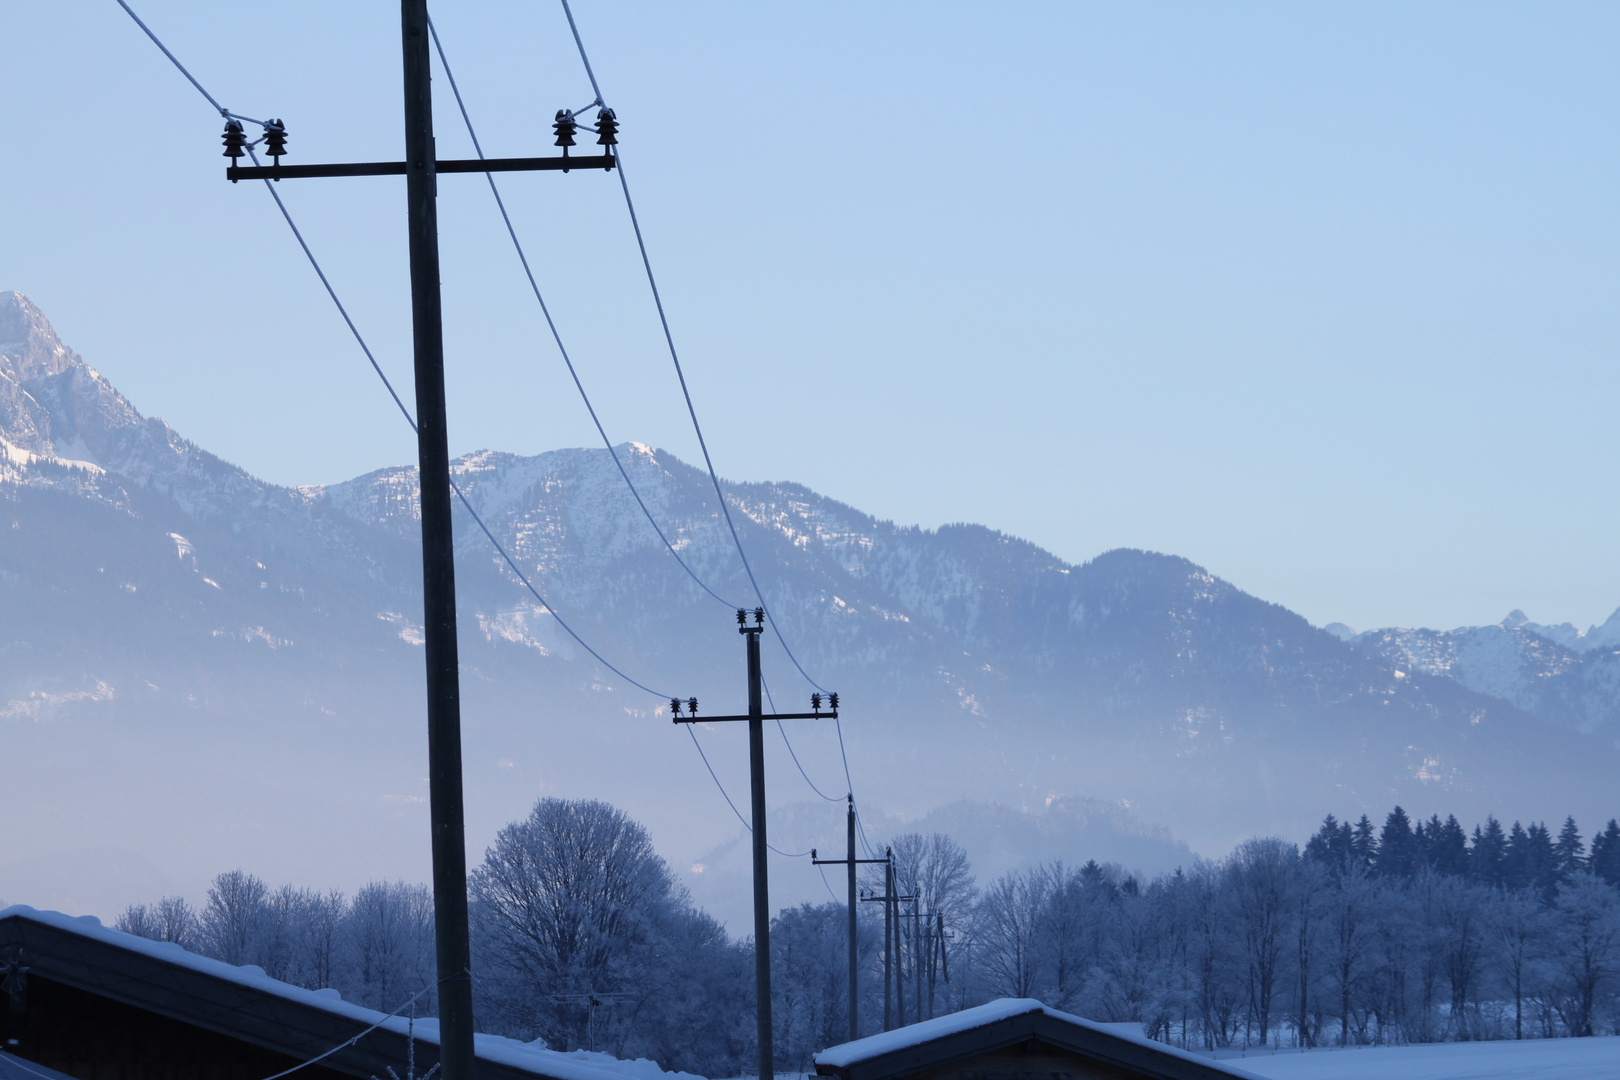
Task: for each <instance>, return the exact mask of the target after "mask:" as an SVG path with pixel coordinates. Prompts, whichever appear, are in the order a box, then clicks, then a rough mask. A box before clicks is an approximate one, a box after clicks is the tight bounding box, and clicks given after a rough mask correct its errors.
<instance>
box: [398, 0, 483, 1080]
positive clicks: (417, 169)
mask: <svg viewBox="0 0 1620 1080" xmlns="http://www.w3.org/2000/svg"><path fill="white" fill-rule="evenodd" d="M400 6H401V14H402V21H403V26H402V28H401V39H402V41H403V43H404V49H405V167H406V172H405V199H406V204H407V215H408V216H407V220H408V223H409V230H410V253H411V328H412V342H413V344H414V346H415V352H416V445H417V469H418V471H417V479H418V485H417V486H418V487H419V488H420V498H421V507H422V627H423V631H422V636H423V637H424V638H425V639H426V640H425V646H426V654H427V656H426V660H427V720H428V802H429V806H428V812H429V815H430V816H431V818H432V836H433V931H434V933H433V937H434V945H435V952H436V959H437V961H438V963H437V967H438V975H439V1031H440V1038H439V1063H440V1068H441V1069H442V1070H443V1073H444V1080H473V1074H474V1069H475V1062H474V1059H473V1032H474V1030H475V1029H474V1024H473V1011H472V953H471V948H470V946H469V943H468V933H467V839H466V830H465V826H464V823H463V818H462V793H461V684H460V675H459V672H460V664H459V662H458V659H457V653H456V564H455V543H454V538H453V536H452V534H451V523H450V483H449V479H450V444H449V436H448V434H447V433H446V419H445V401H444V321H443V318H442V315H441V310H440V306H439V212H438V179H437V173H436V172H435V169H434V166H435V165H437V164H438V162H437V160H436V159H435V157H434V144H433V82H432V70H431V66H432V61H431V58H430V55H429V52H428V22H427V0H402V3H401V5H400Z"/></svg>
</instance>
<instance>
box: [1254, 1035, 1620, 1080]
mask: <svg viewBox="0 0 1620 1080" xmlns="http://www.w3.org/2000/svg"><path fill="white" fill-rule="evenodd" d="M1241 1061H1242V1063H1243V1068H1244V1069H1246V1070H1247V1071H1248V1072H1250V1073H1252V1074H1254V1075H1256V1076H1261V1077H1265V1078H1266V1080H1620V1036H1612V1035H1610V1036H1604V1037H1601V1038H1593V1039H1526V1040H1525V1041H1523V1042H1469V1043H1431V1044H1429V1045H1427V1046H1353V1047H1350V1048H1349V1049H1347V1050H1338V1049H1332V1050H1328V1049H1323V1050H1308V1051H1305V1052H1302V1053H1293V1054H1290V1053H1280V1054H1269V1055H1259V1054H1257V1055H1250V1056H1246V1057H1244V1058H1242V1059H1241Z"/></svg>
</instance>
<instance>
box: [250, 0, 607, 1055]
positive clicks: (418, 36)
mask: <svg viewBox="0 0 1620 1080" xmlns="http://www.w3.org/2000/svg"><path fill="white" fill-rule="evenodd" d="M400 22H401V25H400V37H401V41H402V43H403V47H404V59H405V160H404V161H373V162H357V163H351V164H338V165H283V164H281V159H282V158H283V157H284V156H285V155H286V153H287V129H286V126H285V125H284V124H283V123H282V122H281V121H280V120H269V121H265V122H264V123H263V127H264V140H263V141H264V144H265V154H266V155H267V156H268V157H269V158H270V162H271V163H270V164H269V165H267V166H257V165H254V166H239V165H237V164H236V162H237V161H238V160H240V159H241V158H242V157H243V156H244V154H245V153H246V151H247V149H248V142H247V135H246V133H245V132H244V130H243V128H242V124H241V122H240V121H238V120H236V119H230V120H228V122H227V123H226V125H225V135H224V140H225V155H224V156H225V157H228V158H230V159H231V164H230V166H229V167H228V168H226V170H225V177H226V179H228V180H230V181H231V182H232V183H235V182H236V181H238V180H292V179H296V178H299V177H321V176H403V177H405V198H406V208H407V215H406V221H407V234H408V236H409V240H410V253H411V325H412V331H413V337H412V341H413V344H414V346H415V357H416V425H417V429H416V437H417V466H418V469H419V472H418V479H419V482H420V488H421V508H422V607H423V615H422V623H423V636H424V638H426V642H425V645H426V649H425V651H426V654H427V716H428V785H429V786H428V795H429V814H430V816H431V819H432V826H431V828H432V837H433V910H434V939H435V944H436V952H437V959H438V975H439V987H438V990H439V1025H440V1027H439V1030H440V1033H441V1039H442V1041H441V1043H440V1052H439V1059H440V1063H441V1065H442V1066H443V1069H444V1075H443V1080H473V1069H474V1059H473V1011H472V967H471V965H472V960H471V955H470V951H469V948H468V934H467V845H466V835H465V833H466V830H465V827H464V823H463V810H462V792H461V687H460V680H459V678H458V674H457V673H458V670H459V668H458V659H457V654H456V576H455V562H454V549H453V546H452V538H451V532H450V511H451V503H450V451H449V440H448V438H447V436H446V434H445V403H444V322H443V317H442V313H441V310H440V303H439V216H438V174H439V173H453V172H454V173H463V172H467V173H476V172H485V173H487V172H518V171H528V170H536V169H540V170H559V171H562V172H567V171H568V170H569V169H570V168H575V169H592V168H596V169H611V168H613V166H614V164H615V163H616V161H617V159H616V158H615V157H614V152H613V147H614V146H615V145H616V144H617V142H618V140H617V138H615V133H616V132H617V131H618V124H617V121H616V119H615V117H614V115H613V112H612V110H610V109H606V108H603V109H601V111H600V112H599V113H598V119H597V135H598V138H597V143H598V144H599V145H601V147H602V153H601V155H599V156H594V157H577V158H572V159H571V158H569V157H568V148H569V147H570V146H572V145H574V133H575V131H576V130H577V126H578V125H577V123H576V121H575V120H574V114H573V113H572V112H569V111H568V110H563V111H562V112H559V113H558V114H557V123H555V124H554V125H552V126H553V130H554V131H555V133H556V136H557V140H556V145H558V146H560V147H562V151H563V152H562V155H561V156H560V157H547V158H495V159H490V160H487V161H486V160H482V159H480V160H476V161H438V160H436V159H435V156H434V142H433V93H432V82H431V74H432V73H431V70H430V65H431V61H430V58H429V52H428V49H429V45H428V14H427V0H401V2H400ZM255 122H257V121H255Z"/></svg>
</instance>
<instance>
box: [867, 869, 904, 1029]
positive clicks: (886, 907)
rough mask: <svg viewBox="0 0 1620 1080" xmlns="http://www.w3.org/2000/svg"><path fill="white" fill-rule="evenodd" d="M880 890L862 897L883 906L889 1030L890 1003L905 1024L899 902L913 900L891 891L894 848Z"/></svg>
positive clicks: (888, 1024) (885, 1010)
mask: <svg viewBox="0 0 1620 1080" xmlns="http://www.w3.org/2000/svg"><path fill="white" fill-rule="evenodd" d="M883 854H884V858H883V859H881V860H879V861H880V862H882V863H884V864H885V866H884V868H883V892H882V894H881V895H878V896H868V897H865V898H864V899H865V902H866V903H869V904H882V905H883V1030H884V1031H889V1030H891V1029H892V1028H893V1027H894V1012H892V1011H891V1008H892V1006H894V1005H898V1006H899V1013H900V1026H901V1027H905V1026H906V995H905V983H904V982H903V981H902V980H903V974H904V973H903V972H901V971H900V934H899V917H900V901H902V900H915V899H916V897H914V896H900V895H898V894H896V893H895V891H894V883H895V877H894V849H893V848H885V849H884V851H883Z"/></svg>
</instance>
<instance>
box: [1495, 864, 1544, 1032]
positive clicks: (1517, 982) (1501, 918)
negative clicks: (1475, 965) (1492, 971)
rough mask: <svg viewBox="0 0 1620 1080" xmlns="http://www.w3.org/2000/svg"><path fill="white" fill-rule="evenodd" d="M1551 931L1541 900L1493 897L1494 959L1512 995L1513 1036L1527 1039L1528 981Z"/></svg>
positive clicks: (1526, 895)
mask: <svg viewBox="0 0 1620 1080" xmlns="http://www.w3.org/2000/svg"><path fill="white" fill-rule="evenodd" d="M1547 931H1548V919H1547V913H1546V911H1545V910H1544V909H1543V908H1542V906H1541V901H1540V900H1539V899H1538V898H1536V897H1534V896H1532V895H1530V893H1529V892H1527V891H1523V890H1521V891H1518V892H1505V891H1504V892H1498V893H1495V894H1493V900H1492V903H1491V907H1490V924H1489V932H1490V935H1491V937H1492V938H1494V939H1495V942H1496V950H1495V959H1496V968H1497V971H1498V974H1499V976H1500V978H1501V980H1502V984H1503V986H1504V988H1505V989H1506V990H1507V991H1508V993H1510V994H1512V995H1513V1037H1514V1038H1515V1039H1522V1038H1524V999H1525V993H1526V985H1525V984H1526V982H1528V981H1529V980H1530V979H1532V978H1534V975H1533V973H1532V966H1533V965H1534V964H1535V963H1536V961H1537V960H1539V959H1540V958H1541V954H1542V952H1543V950H1544V948H1545V945H1546V937H1547Z"/></svg>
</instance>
